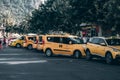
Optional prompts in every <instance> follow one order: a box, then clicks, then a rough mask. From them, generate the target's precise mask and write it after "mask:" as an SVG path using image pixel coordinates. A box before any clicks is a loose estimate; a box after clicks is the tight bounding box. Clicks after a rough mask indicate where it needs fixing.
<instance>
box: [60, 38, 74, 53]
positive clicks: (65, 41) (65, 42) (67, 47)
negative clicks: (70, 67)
mask: <svg viewBox="0 0 120 80" xmlns="http://www.w3.org/2000/svg"><path fill="white" fill-rule="evenodd" d="M69 42H70V38H69V37H62V42H61V45H62V48H61V53H62V54H63V55H71V54H72V48H73V46H72V44H69Z"/></svg>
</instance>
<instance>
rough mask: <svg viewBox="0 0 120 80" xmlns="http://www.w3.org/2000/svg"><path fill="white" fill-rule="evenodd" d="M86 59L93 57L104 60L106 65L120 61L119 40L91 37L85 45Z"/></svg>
mask: <svg viewBox="0 0 120 80" xmlns="http://www.w3.org/2000/svg"><path fill="white" fill-rule="evenodd" d="M86 46H87V49H86V59H87V60H91V59H92V58H93V57H101V58H104V59H105V61H106V63H108V64H111V63H113V61H114V60H118V59H120V39H119V38H105V37H93V38H91V39H90V41H89V42H88V43H87V45H86Z"/></svg>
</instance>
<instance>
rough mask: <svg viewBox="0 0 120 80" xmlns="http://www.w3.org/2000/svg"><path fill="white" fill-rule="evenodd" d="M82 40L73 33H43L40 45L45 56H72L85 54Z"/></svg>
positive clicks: (78, 56)
mask: <svg viewBox="0 0 120 80" xmlns="http://www.w3.org/2000/svg"><path fill="white" fill-rule="evenodd" d="M82 44H83V41H82V40H81V39H79V38H78V37H77V36H73V35H45V36H43V41H42V47H43V52H44V53H45V54H46V56H52V55H68V56H74V58H80V57H83V56H85V50H84V47H83V45H82Z"/></svg>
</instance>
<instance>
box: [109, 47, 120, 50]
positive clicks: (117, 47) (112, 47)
mask: <svg viewBox="0 0 120 80" xmlns="http://www.w3.org/2000/svg"><path fill="white" fill-rule="evenodd" d="M110 47H111V48H116V49H119V50H120V46H110Z"/></svg>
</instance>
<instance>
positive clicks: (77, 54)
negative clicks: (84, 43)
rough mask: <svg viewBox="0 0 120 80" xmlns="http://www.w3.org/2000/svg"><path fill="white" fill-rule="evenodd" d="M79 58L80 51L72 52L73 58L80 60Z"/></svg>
mask: <svg viewBox="0 0 120 80" xmlns="http://www.w3.org/2000/svg"><path fill="white" fill-rule="evenodd" d="M80 57H81V53H80V51H75V52H74V58H76V59H78V58H80Z"/></svg>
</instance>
